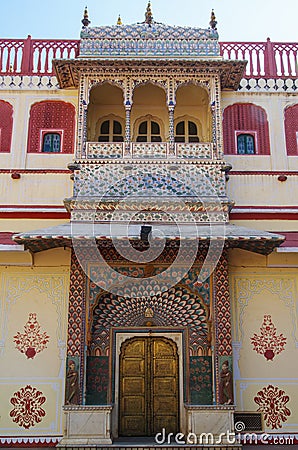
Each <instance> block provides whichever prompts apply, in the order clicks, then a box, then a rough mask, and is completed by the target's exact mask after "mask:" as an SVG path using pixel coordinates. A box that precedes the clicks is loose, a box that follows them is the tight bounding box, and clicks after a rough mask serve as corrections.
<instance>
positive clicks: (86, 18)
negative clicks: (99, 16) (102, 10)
mask: <svg viewBox="0 0 298 450" xmlns="http://www.w3.org/2000/svg"><path fill="white" fill-rule="evenodd" d="M89 23H91V22H90V20H89V15H88V9H87V6H85V10H84V17H83V19H82V24H83V27H88V25H89Z"/></svg>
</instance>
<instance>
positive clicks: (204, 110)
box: [174, 83, 212, 142]
mask: <svg viewBox="0 0 298 450" xmlns="http://www.w3.org/2000/svg"><path fill="white" fill-rule="evenodd" d="M180 118H183V120H186V121H187V120H189V121H192V122H194V123H195V124H196V125H197V127H198V131H199V138H200V139H199V140H200V142H210V141H211V130H212V117H211V111H210V100H209V95H208V92H207V90H206V89H204V88H203V87H202V86H198V85H196V84H194V83H189V84H183V85H181V86H179V87H178V89H177V91H176V106H175V113H174V121H175V124H177V123H178V122H179V119H180ZM181 120H182V119H181Z"/></svg>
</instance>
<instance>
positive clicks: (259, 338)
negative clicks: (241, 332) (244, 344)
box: [251, 315, 287, 361]
mask: <svg viewBox="0 0 298 450" xmlns="http://www.w3.org/2000/svg"><path fill="white" fill-rule="evenodd" d="M260 331H261V333H260V334H256V333H254V335H253V337H252V338H251V343H252V345H253V349H254V350H255V351H256V352H257V353H259V354H260V355H264V356H265V358H266V359H267V361H269V360H270V361H271V360H272V359H273V358H274V356H275V355H278V354H279V353H281V352H282V351H283V350H284V349H285V348H284V347H285V345H286V342H287V338H286V337H284V336H283V335H282V334H280V335H279V336H277V335H276V327H275V326H274V325H273V323H272V321H271V316H270V315H265V316H264V320H263V323H262V326H261V328H260Z"/></svg>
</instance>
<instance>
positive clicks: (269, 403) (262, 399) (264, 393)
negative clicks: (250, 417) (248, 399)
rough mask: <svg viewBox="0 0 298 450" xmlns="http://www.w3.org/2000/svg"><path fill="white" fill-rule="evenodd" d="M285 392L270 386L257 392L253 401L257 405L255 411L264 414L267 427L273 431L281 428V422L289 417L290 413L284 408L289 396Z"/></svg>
mask: <svg viewBox="0 0 298 450" xmlns="http://www.w3.org/2000/svg"><path fill="white" fill-rule="evenodd" d="M285 394H286V393H285V391H283V390H282V389H279V388H278V387H277V386H272V385H271V384H270V385H269V386H267V387H264V388H263V389H262V390H261V391H259V392H258V393H257V395H256V397H255V398H254V401H255V402H256V403H257V405H259V408H258V410H257V411H261V412H262V413H263V414H264V420H265V422H266V425H267V427H269V428H272V429H273V430H274V429H277V428H281V427H282V422H286V421H287V420H288V417H289V416H290V415H291V411H290V410H289V408H287V407H286V404H287V403H288V401H289V399H290V398H289V396H288V395H285Z"/></svg>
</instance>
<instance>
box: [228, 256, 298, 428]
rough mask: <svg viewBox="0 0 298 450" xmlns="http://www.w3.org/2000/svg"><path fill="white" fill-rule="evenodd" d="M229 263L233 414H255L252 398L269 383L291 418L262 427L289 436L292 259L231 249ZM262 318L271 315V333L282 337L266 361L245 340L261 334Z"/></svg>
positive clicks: (296, 398)
mask: <svg viewBox="0 0 298 450" xmlns="http://www.w3.org/2000/svg"><path fill="white" fill-rule="evenodd" d="M229 265H230V291H231V303H232V325H233V346H234V381H235V393H236V404H237V410H239V411H257V409H258V405H257V403H256V402H255V401H254V398H255V397H256V396H257V394H258V392H259V391H262V390H263V389H264V388H266V387H268V386H269V385H272V386H273V387H277V388H278V390H283V391H284V393H285V394H284V395H285V396H289V401H288V402H286V403H285V405H286V407H287V408H288V409H289V410H290V412H291V414H290V416H289V417H288V418H287V420H286V421H281V422H280V425H282V426H281V427H279V426H277V428H275V429H274V428H272V425H270V424H269V423H266V421H265V429H266V431H267V432H270V433H272V432H280V431H282V432H295V430H296V427H297V425H296V424H297V421H298V410H297V403H298V389H297V387H298V378H297V374H298V358H297V351H298V350H297V349H298V331H297V325H298V322H297V310H298V309H297V307H298V272H297V267H298V255H297V254H290V255H289V254H278V253H273V254H272V255H270V256H268V257H265V256H261V255H254V254H253V253H250V252H246V251H244V250H238V249H234V250H230V253H229ZM265 315H270V316H271V320H272V323H273V324H274V326H275V327H276V335H277V336H280V334H282V335H283V336H285V337H286V339H287V340H286V345H285V348H284V350H283V351H281V352H280V353H279V354H275V356H274V357H273V359H272V360H270V359H269V360H267V359H266V358H265V356H264V354H260V353H257V352H256V351H255V350H254V347H253V345H252V342H251V338H252V337H253V336H254V334H257V335H258V336H260V335H261V331H260V328H261V326H262V323H263V320H264V316H265ZM273 342H274V340H272V339H271V344H267V347H268V345H269V346H270V345H271V347H272V348H273V350H274V349H275V346H274V343H273ZM262 345H263V348H264V349H266V348H267V347H266V345H265V344H264V343H263V344H262ZM277 398H278V394H277V395H276V396H275V400H273V401H275V405H276V404H277ZM281 404H282V402H281V403H279V407H278V408H279V409H278V411H279V413H280V410H281V408H282V406H281ZM272 408H273V407H272Z"/></svg>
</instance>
